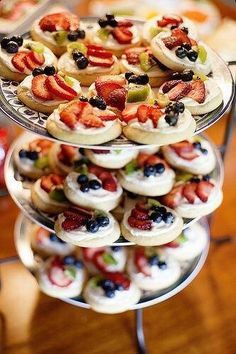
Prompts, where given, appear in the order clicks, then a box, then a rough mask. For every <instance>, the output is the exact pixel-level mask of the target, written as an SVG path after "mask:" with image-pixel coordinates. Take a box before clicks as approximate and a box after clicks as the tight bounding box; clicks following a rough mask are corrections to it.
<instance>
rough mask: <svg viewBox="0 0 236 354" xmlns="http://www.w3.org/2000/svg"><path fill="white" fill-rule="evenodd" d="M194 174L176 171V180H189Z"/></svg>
mask: <svg viewBox="0 0 236 354" xmlns="http://www.w3.org/2000/svg"><path fill="white" fill-rule="evenodd" d="M192 177H193V175H192V174H191V173H186V172H181V171H178V172H177V173H176V182H179V181H182V182H187V181H189V180H190V179H191V178H192Z"/></svg>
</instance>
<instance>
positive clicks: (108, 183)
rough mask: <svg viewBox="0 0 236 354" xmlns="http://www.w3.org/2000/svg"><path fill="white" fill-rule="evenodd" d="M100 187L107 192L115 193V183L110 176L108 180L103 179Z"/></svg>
mask: <svg viewBox="0 0 236 354" xmlns="http://www.w3.org/2000/svg"><path fill="white" fill-rule="evenodd" d="M102 187H103V189H105V190H107V191H109V192H116V191H117V182H116V180H115V179H114V178H113V176H112V175H111V176H110V177H109V178H105V179H104V180H103V181H102Z"/></svg>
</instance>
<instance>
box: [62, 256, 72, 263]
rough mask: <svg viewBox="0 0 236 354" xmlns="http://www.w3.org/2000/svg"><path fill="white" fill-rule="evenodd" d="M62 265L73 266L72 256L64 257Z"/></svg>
mask: <svg viewBox="0 0 236 354" xmlns="http://www.w3.org/2000/svg"><path fill="white" fill-rule="evenodd" d="M63 263H64V264H66V265H74V263H75V257H74V256H65V257H64V258H63Z"/></svg>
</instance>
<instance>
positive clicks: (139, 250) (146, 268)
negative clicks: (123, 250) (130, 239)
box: [134, 247, 151, 277]
mask: <svg viewBox="0 0 236 354" xmlns="http://www.w3.org/2000/svg"><path fill="white" fill-rule="evenodd" d="M134 264H135V266H136V267H137V270H138V271H139V272H140V273H143V274H144V275H146V276H147V277H148V276H151V269H150V265H149V262H148V258H147V257H146V254H145V248H144V247H136V248H135V250H134Z"/></svg>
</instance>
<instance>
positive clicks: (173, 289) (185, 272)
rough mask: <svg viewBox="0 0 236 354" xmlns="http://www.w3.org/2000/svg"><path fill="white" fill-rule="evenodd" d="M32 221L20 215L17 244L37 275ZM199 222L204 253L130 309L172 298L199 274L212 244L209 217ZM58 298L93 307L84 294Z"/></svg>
mask: <svg viewBox="0 0 236 354" xmlns="http://www.w3.org/2000/svg"><path fill="white" fill-rule="evenodd" d="M30 223H31V221H29V220H28V219H27V218H26V217H25V216H23V215H22V214H20V215H19V217H18V219H17V222H16V225H15V245H16V249H17V252H18V255H19V257H20V260H21V261H22V263H23V264H24V266H25V267H26V268H27V269H28V270H29V271H30V272H31V273H32V274H33V275H35V271H36V269H37V266H38V265H39V262H40V258H39V257H38V255H36V254H35V253H34V251H33V250H32V247H31V242H30V237H31V236H30V232H29V225H30ZM199 223H200V224H201V225H202V226H203V227H204V229H205V231H206V234H207V242H206V246H205V248H204V250H203V251H202V253H201V254H200V255H199V256H198V257H196V258H195V259H194V260H192V261H188V262H185V263H182V265H181V269H182V272H181V276H180V278H179V279H178V281H177V282H176V283H175V284H173V285H172V286H170V287H168V288H166V289H164V290H161V291H155V292H143V294H142V297H141V300H140V301H139V303H137V304H135V305H134V306H132V307H131V308H130V310H136V309H140V308H144V307H148V306H152V305H155V304H157V303H160V302H162V301H165V300H167V299H169V298H171V297H172V296H174V295H176V294H177V293H179V292H180V291H182V290H183V289H184V288H185V287H186V286H187V285H188V284H190V283H191V282H192V281H193V279H194V278H195V277H196V276H197V274H198V273H199V272H200V270H201V269H202V267H203V265H204V263H205V261H206V258H207V255H208V251H209V244H210V237H209V226H208V222H207V219H206V218H202V219H201V220H200V221H199ZM31 224H32V223H31ZM58 298H59V299H60V300H62V301H64V302H66V303H69V304H71V305H74V306H78V307H83V308H86V309H90V308H91V307H90V305H89V304H87V303H86V302H85V301H84V299H83V297H82V296H79V297H76V298H61V297H58Z"/></svg>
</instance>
